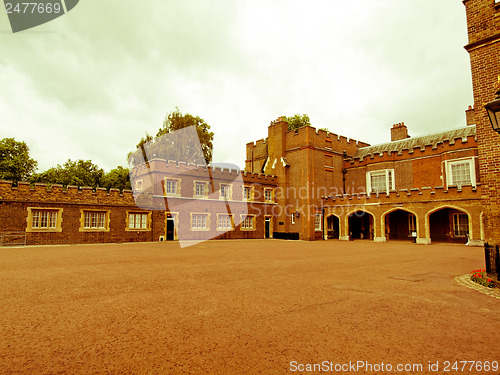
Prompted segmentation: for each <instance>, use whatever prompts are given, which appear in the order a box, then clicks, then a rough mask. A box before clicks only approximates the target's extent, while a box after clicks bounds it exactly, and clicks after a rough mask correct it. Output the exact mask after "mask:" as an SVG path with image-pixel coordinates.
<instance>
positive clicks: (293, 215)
mask: <svg viewBox="0 0 500 375" xmlns="http://www.w3.org/2000/svg"><path fill="white" fill-rule="evenodd" d="M292 224H295V212H292Z"/></svg>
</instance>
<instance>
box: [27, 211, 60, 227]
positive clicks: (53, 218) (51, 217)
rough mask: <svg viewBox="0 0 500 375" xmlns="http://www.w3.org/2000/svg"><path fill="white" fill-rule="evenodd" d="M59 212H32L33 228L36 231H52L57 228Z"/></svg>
mask: <svg viewBox="0 0 500 375" xmlns="http://www.w3.org/2000/svg"><path fill="white" fill-rule="evenodd" d="M57 213H58V211H51V210H32V215H33V218H32V221H31V227H32V228H36V229H51V228H56V227H57Z"/></svg>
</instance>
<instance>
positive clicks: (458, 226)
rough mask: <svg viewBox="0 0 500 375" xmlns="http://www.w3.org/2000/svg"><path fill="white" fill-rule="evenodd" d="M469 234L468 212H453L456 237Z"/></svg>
mask: <svg viewBox="0 0 500 375" xmlns="http://www.w3.org/2000/svg"><path fill="white" fill-rule="evenodd" d="M468 234H469V219H468V218H467V214H463V213H454V214H453V235H454V237H465V236H467V235H468Z"/></svg>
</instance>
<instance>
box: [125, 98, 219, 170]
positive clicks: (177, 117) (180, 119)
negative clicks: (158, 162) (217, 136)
mask: <svg viewBox="0 0 500 375" xmlns="http://www.w3.org/2000/svg"><path fill="white" fill-rule="evenodd" d="M190 126H194V128H195V129H196V134H197V135H198V139H199V144H200V146H201V151H202V154H200V153H199V147H198V142H196V141H195V140H194V139H193V137H192V135H194V133H183V132H177V133H175V132H176V131H177V130H181V129H185V128H188V127H190ZM187 135H188V136H187ZM164 136H166V137H164ZM213 138H214V133H213V132H211V131H210V125H208V124H207V123H206V122H205V120H203V119H202V118H200V117H199V116H193V115H191V114H189V113H186V114H184V115H183V114H182V113H181V112H180V110H179V109H178V108H176V110H175V111H173V112H171V113H169V114H167V115H166V116H165V119H164V121H163V126H162V127H161V128H160V129H159V130H158V132H157V133H156V136H155V137H154V138H153V137H152V136H151V135H149V134H146V136H145V137H143V138H141V140H140V142H139V143H138V144H137V148H138V149H140V150H137V151H135V152H131V153H129V155H128V158H129V162H130V164H131V165H132V166H134V165H137V164H138V163H140V162H141V161H142V160H143V159H142V158H141V156H142V157H144V159H145V158H146V156H147V157H148V158H151V157H159V158H162V159H167V160H176V161H185V162H194V163H199V162H201V161H205V162H206V163H207V164H209V163H210V162H211V161H212V155H213ZM145 144H147V146H146V147H144V148H142V146H144V145H145ZM146 148H147V149H146Z"/></svg>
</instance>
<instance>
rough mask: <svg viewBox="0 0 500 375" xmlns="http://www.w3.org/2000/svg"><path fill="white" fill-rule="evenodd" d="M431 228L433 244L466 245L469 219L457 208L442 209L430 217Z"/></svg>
mask: <svg viewBox="0 0 500 375" xmlns="http://www.w3.org/2000/svg"><path fill="white" fill-rule="evenodd" d="M429 228H430V236H431V241H432V242H456V243H466V242H467V238H468V236H469V217H468V215H467V213H465V212H463V211H460V210H458V209H455V208H448V207H446V208H441V209H439V210H437V211H435V212H433V213H431V214H430V215H429Z"/></svg>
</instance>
